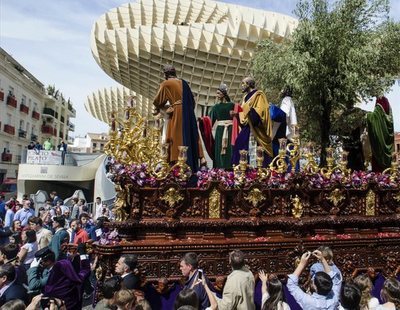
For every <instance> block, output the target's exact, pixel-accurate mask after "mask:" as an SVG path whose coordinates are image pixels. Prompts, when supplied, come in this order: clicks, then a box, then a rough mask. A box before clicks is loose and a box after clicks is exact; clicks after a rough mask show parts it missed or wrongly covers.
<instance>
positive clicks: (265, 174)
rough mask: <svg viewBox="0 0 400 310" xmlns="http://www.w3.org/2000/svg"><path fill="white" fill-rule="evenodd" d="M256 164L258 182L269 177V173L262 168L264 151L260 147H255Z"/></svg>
mask: <svg viewBox="0 0 400 310" xmlns="http://www.w3.org/2000/svg"><path fill="white" fill-rule="evenodd" d="M256 162H257V174H258V176H259V180H264V179H266V178H267V177H268V176H269V174H270V171H269V170H268V169H267V168H264V167H263V163H264V149H263V148H262V146H257V152H256Z"/></svg>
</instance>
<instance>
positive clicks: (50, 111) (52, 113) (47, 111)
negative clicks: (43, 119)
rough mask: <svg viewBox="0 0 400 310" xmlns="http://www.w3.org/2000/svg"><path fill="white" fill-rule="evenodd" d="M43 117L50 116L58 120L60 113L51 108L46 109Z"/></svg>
mask: <svg viewBox="0 0 400 310" xmlns="http://www.w3.org/2000/svg"><path fill="white" fill-rule="evenodd" d="M43 115H50V116H53V117H54V118H56V119H58V113H57V112H56V111H54V110H53V109H51V108H44V109H43Z"/></svg>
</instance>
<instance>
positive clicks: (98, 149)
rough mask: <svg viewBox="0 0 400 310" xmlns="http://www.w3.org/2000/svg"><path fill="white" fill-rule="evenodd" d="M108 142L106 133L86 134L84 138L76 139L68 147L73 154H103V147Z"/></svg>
mask: <svg viewBox="0 0 400 310" xmlns="http://www.w3.org/2000/svg"><path fill="white" fill-rule="evenodd" d="M108 140H109V137H108V134H106V133H90V132H89V133H87V134H86V136H85V137H76V138H75V139H74V143H73V144H71V145H69V146H68V149H69V151H70V152H74V153H104V146H105V145H106V144H107V142H108Z"/></svg>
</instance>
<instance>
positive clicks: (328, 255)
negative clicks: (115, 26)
mask: <svg viewBox="0 0 400 310" xmlns="http://www.w3.org/2000/svg"><path fill="white" fill-rule="evenodd" d="M317 251H320V252H321V253H322V256H323V257H324V258H325V260H326V262H327V263H328V265H329V266H330V267H331V271H332V272H333V277H332V278H333V279H337V280H338V281H342V280H343V277H342V273H341V272H340V270H339V268H338V267H337V266H336V265H335V263H334V262H333V252H332V250H331V248H329V247H327V246H325V245H321V246H320V247H318V249H317ZM319 271H324V266H323V264H322V263H321V262H316V263H314V264H312V265H311V267H310V275H311V279H314V277H315V274H316V273H317V272H319Z"/></svg>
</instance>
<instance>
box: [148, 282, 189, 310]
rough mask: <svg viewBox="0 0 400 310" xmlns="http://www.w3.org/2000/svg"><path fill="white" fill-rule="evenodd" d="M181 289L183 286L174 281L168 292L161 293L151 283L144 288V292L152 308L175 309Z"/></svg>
mask: <svg viewBox="0 0 400 310" xmlns="http://www.w3.org/2000/svg"><path fill="white" fill-rule="evenodd" d="M181 290H182V286H181V285H180V284H178V283H174V284H173V285H172V286H171V288H170V289H169V290H168V292H166V293H165V294H161V295H160V294H159V293H158V292H157V291H156V289H155V288H154V286H153V285H152V284H151V283H149V284H147V285H146V287H145V288H144V294H145V298H146V300H148V302H149V303H150V306H151V308H152V309H174V303H175V299H176V296H178V294H179V292H180V291H181Z"/></svg>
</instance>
